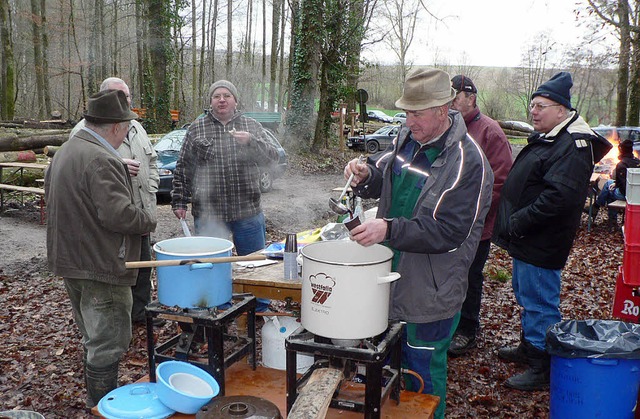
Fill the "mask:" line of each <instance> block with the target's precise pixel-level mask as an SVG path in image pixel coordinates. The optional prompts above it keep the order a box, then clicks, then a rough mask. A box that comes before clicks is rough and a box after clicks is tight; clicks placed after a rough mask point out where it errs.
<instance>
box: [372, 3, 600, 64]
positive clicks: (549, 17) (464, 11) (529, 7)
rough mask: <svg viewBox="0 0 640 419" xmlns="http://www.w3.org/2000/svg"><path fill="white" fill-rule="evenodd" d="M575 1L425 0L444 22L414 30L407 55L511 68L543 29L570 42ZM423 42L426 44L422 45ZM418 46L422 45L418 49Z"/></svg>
mask: <svg viewBox="0 0 640 419" xmlns="http://www.w3.org/2000/svg"><path fill="white" fill-rule="evenodd" d="M576 2H578V3H584V1H582V2H580V1H579V0H484V1H479V0H429V1H425V2H424V3H425V4H426V5H427V6H428V7H429V10H430V11H431V12H432V13H433V14H434V15H436V16H437V17H439V18H441V19H442V20H443V22H438V23H433V20H431V22H432V23H430V24H429V23H427V22H426V21H427V20H428V18H426V13H424V12H423V13H422V16H423V19H422V24H420V25H418V27H419V29H416V39H415V40H414V42H413V44H412V46H411V49H410V51H409V55H410V56H411V58H412V60H413V62H414V64H422V65H429V64H433V63H434V61H437V62H438V63H443V64H452V65H456V64H465V65H478V66H496V67H512V66H517V65H519V64H520V62H521V57H522V54H523V52H525V51H526V50H527V49H528V46H529V45H530V44H531V41H532V40H533V39H535V38H536V36H537V35H538V34H540V33H542V32H547V33H549V36H550V37H551V38H552V39H553V40H555V41H557V42H558V43H560V44H562V45H565V46H570V45H575V44H576V43H577V42H578V40H579V39H580V38H581V36H582V33H585V32H586V31H587V29H586V27H585V26H579V25H578V22H576V18H575V15H574V13H573V10H574V9H575V8H576ZM425 45H426V48H425ZM420 46H422V48H420ZM375 49H376V50H377V52H369V53H367V54H366V56H367V57H368V58H370V59H372V60H374V61H379V62H382V63H385V64H391V63H394V62H397V58H396V57H395V56H393V55H392V54H390V53H389V52H388V51H387V52H386V53H383V52H382V49H381V48H375Z"/></svg>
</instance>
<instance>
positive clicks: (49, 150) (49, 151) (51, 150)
mask: <svg viewBox="0 0 640 419" xmlns="http://www.w3.org/2000/svg"><path fill="white" fill-rule="evenodd" d="M59 148H60V146H57V145H48V146H46V147H45V148H44V154H45V156H47V157H53V155H54V154H56V151H58V149H59Z"/></svg>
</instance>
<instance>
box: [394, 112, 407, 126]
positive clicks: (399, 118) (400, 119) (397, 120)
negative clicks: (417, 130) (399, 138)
mask: <svg viewBox="0 0 640 419" xmlns="http://www.w3.org/2000/svg"><path fill="white" fill-rule="evenodd" d="M391 122H393V123H394V124H404V123H405V122H407V114H406V113H405V112H398V113H397V114H395V115H393V120H392V121H391Z"/></svg>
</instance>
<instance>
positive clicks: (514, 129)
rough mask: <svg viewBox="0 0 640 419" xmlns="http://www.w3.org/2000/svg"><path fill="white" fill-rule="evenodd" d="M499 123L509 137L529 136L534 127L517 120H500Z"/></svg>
mask: <svg viewBox="0 0 640 419" xmlns="http://www.w3.org/2000/svg"><path fill="white" fill-rule="evenodd" d="M498 124H499V125H500V128H502V131H504V133H505V135H506V136H507V137H515V138H527V137H529V135H531V134H532V133H533V129H531V128H529V127H527V126H526V125H524V124H520V123H518V122H517V121H498Z"/></svg>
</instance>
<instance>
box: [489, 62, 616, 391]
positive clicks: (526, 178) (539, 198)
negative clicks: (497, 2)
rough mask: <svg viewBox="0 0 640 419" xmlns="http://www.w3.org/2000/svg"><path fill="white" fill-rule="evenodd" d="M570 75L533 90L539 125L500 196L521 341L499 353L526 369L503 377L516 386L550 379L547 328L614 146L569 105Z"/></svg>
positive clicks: (500, 240) (499, 230)
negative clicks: (594, 186) (602, 164)
mask: <svg viewBox="0 0 640 419" xmlns="http://www.w3.org/2000/svg"><path fill="white" fill-rule="evenodd" d="M572 85H573V82H572V80H571V74H569V73H567V72H560V73H558V74H556V75H555V76H553V77H552V78H551V79H550V80H549V81H547V82H546V83H543V84H542V85H540V87H539V88H538V90H536V91H535V92H534V93H533V94H532V95H531V103H530V104H529V110H530V111H531V119H532V121H533V127H534V129H535V132H534V133H533V134H532V135H531V136H530V137H529V139H528V140H527V145H526V146H525V148H524V149H523V150H522V151H521V152H520V154H518V157H517V158H516V160H515V162H514V164H513V167H512V168H511V172H510V173H509V176H508V177H507V180H506V181H505V184H504V187H503V188H502V195H501V197H500V205H499V208H498V218H497V220H496V224H495V230H494V236H493V242H494V243H495V244H497V245H498V246H500V247H502V248H504V249H506V250H507V251H508V252H509V255H510V256H511V257H512V259H513V277H512V283H513V291H514V294H515V297H516V301H517V302H518V304H519V305H520V306H521V307H522V310H521V326H522V333H521V340H520V344H519V345H518V346H516V347H509V348H507V347H505V348H501V349H500V350H499V351H498V356H499V357H500V358H502V359H504V360H506V361H510V362H516V363H520V364H523V365H525V366H528V367H529V368H528V369H527V370H526V371H525V372H524V373H522V374H517V375H515V376H513V377H511V378H509V379H508V380H507V381H506V383H505V384H506V385H507V386H508V387H511V388H515V389H518V390H529V391H531V390H541V389H544V388H546V387H547V386H548V385H549V369H550V368H549V366H550V357H549V355H548V354H547V352H546V351H545V337H546V332H547V329H548V328H549V327H550V326H552V325H553V324H555V323H557V322H559V321H560V320H561V319H562V317H561V315H560V275H561V270H562V268H563V267H564V265H565V263H566V261H567V258H568V257H569V252H570V250H571V246H572V244H573V239H574V237H575V235H576V231H577V230H578V226H579V224H580V217H581V214H582V209H583V207H584V202H585V200H586V197H587V187H588V184H589V178H590V176H591V173H592V172H593V166H594V164H595V163H597V162H598V161H599V160H600V159H601V158H602V157H603V156H605V155H606V154H607V152H608V151H609V150H610V149H611V144H609V142H608V141H607V140H605V139H604V138H602V137H601V136H599V135H597V134H596V133H594V132H593V131H592V130H591V129H590V128H589V125H587V123H586V122H585V121H584V120H583V119H582V117H580V116H579V115H578V112H577V111H576V110H575V109H573V108H572V107H571V86H572Z"/></svg>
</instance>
